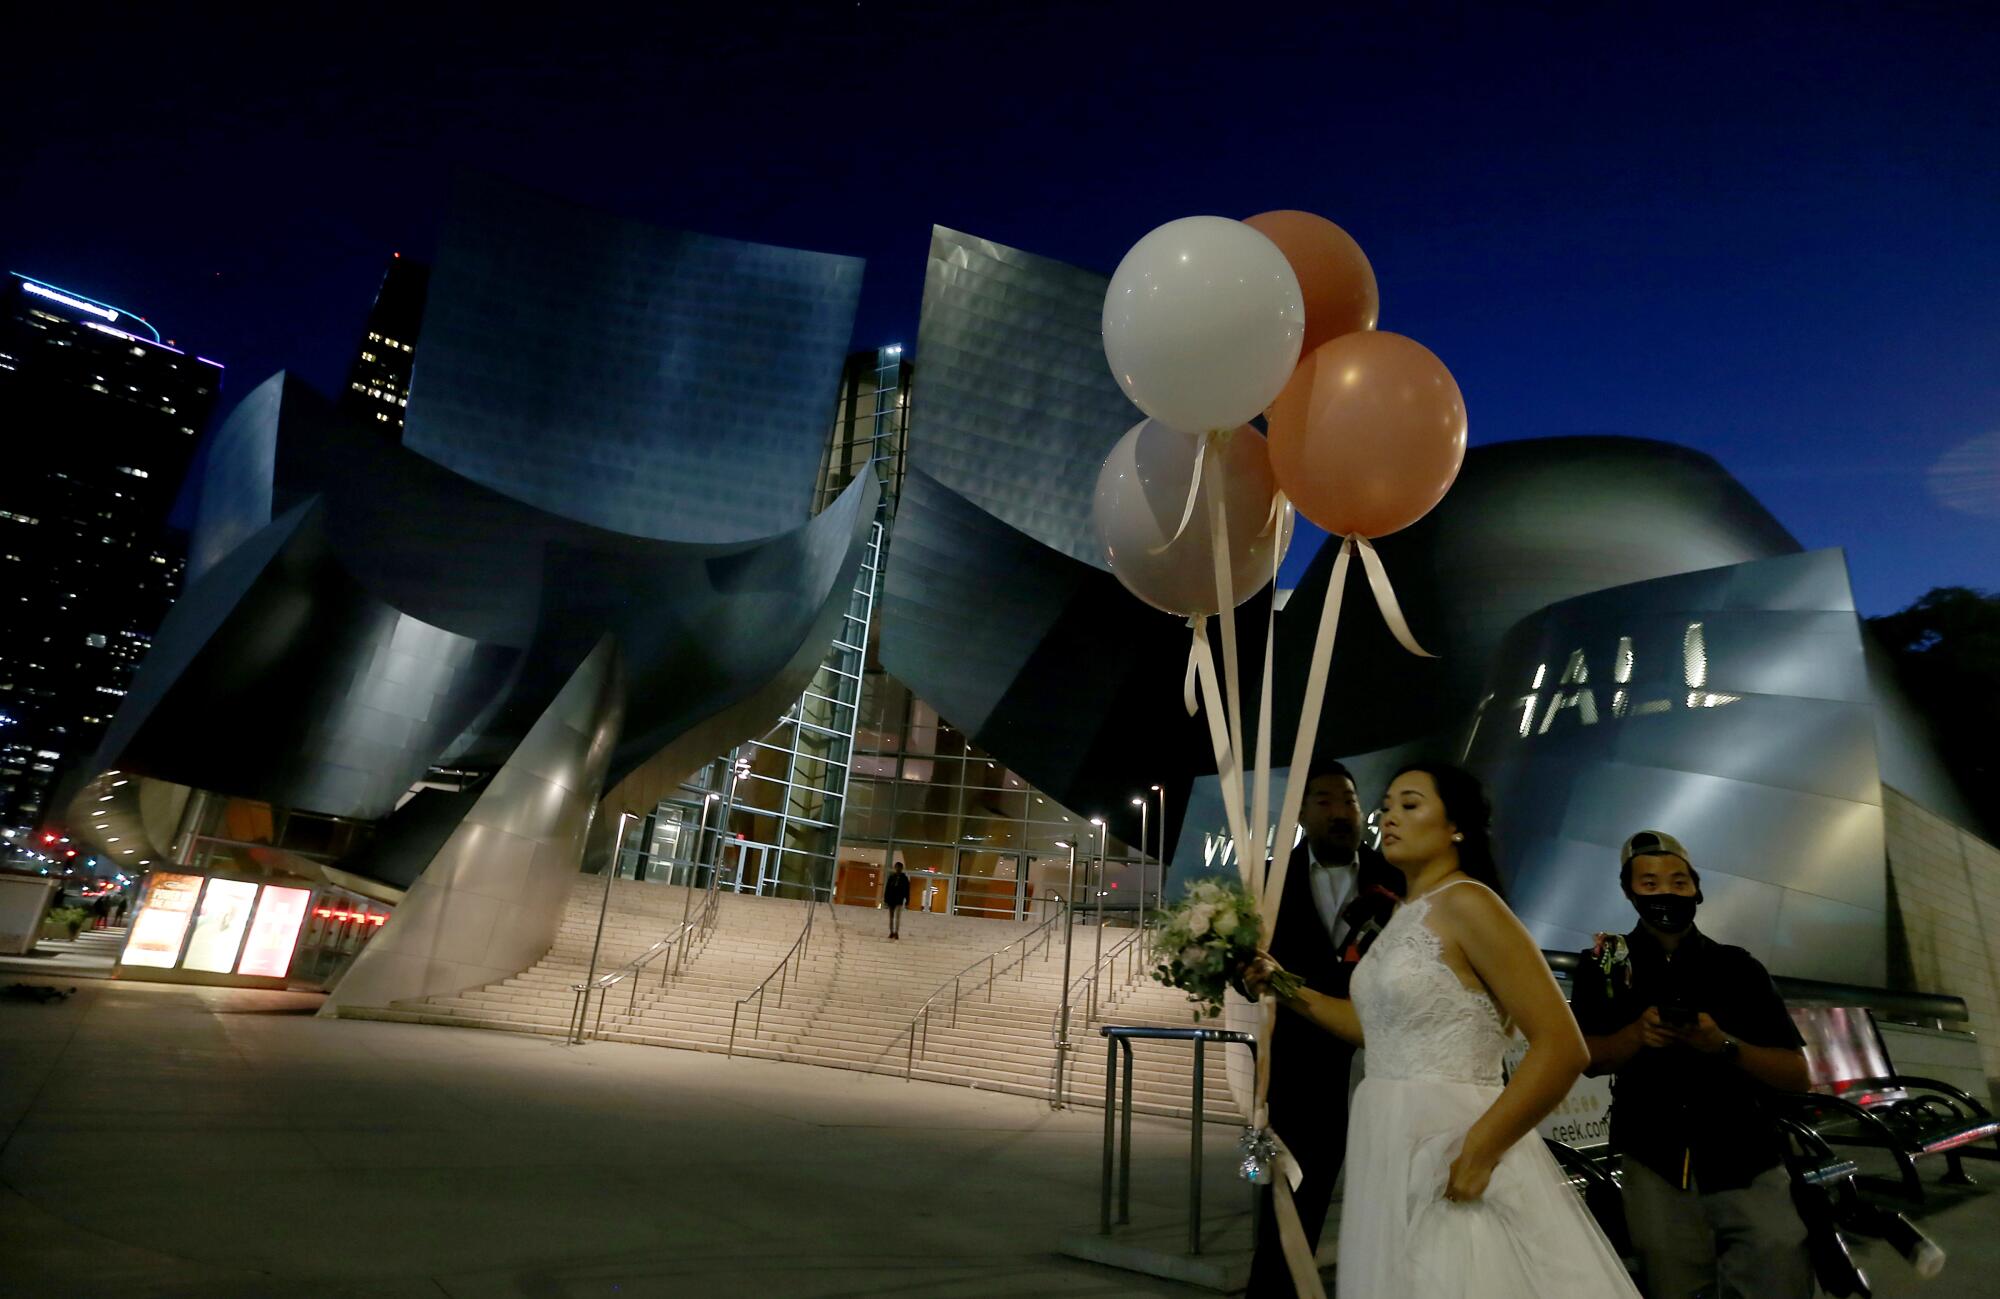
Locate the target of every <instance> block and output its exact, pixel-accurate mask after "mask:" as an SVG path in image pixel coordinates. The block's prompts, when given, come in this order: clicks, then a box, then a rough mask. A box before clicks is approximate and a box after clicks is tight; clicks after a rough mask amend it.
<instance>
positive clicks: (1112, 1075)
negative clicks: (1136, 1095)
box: [1097, 1038, 1118, 1236]
mask: <svg viewBox="0 0 2000 1299" xmlns="http://www.w3.org/2000/svg"><path fill="white" fill-rule="evenodd" d="M1117 1140H1118V1040H1117V1039H1116V1038H1106V1039H1104V1168H1103V1171H1102V1172H1101V1173H1100V1174H1099V1176H1098V1179H1097V1234H1098V1235H1100V1236H1109V1235H1110V1234H1111V1156H1112V1153H1113V1151H1112V1148H1113V1146H1115V1145H1116V1144H1117Z"/></svg>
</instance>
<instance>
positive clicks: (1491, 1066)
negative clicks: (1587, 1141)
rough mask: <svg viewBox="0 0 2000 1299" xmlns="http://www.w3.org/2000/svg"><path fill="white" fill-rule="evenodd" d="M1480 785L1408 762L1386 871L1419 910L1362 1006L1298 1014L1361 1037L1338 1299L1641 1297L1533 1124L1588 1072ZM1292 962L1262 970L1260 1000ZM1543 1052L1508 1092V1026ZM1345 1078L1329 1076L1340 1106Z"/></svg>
mask: <svg viewBox="0 0 2000 1299" xmlns="http://www.w3.org/2000/svg"><path fill="white" fill-rule="evenodd" d="M1487 820H1488V809H1487V804H1486V797H1485V795H1484V793H1482V792H1481V790H1480V788H1479V782H1478V781H1477V780H1475V779H1474V778H1473V777H1472V776H1470V775H1468V774H1467V773H1465V772H1463V771H1461V770H1459V769H1458V768H1456V767H1451V766H1446V765H1443V764H1420V765H1415V766H1411V767H1406V768H1404V769H1403V770H1402V771H1399V772H1397V773H1396V776H1395V778H1394V779H1393V780H1391V781H1390V782H1389V790H1388V793H1387V795H1386V796H1385V797H1384V798H1383V800H1382V823H1381V824H1382V856H1383V857H1384V858H1385V859H1386V860H1387V861H1388V862H1389V863H1390V864H1391V865H1392V866H1394V867H1396V868H1397V869H1398V870H1400V871H1402V872H1403V875H1404V878H1405V879H1406V880H1407V881H1408V886H1409V887H1408V889H1407V890H1406V893H1405V896H1406V897H1407V898H1408V901H1406V902H1405V903H1404V904H1403V905H1402V907H1400V908H1399V909H1398V910H1397V912H1396V914H1395V915H1394V916H1393V917H1392V918H1391V919H1390V921H1389V923H1388V924H1387V926H1385V927H1384V928H1383V930H1382V933H1381V936H1380V937H1378V938H1377V939H1376V941H1375V944H1374V946H1373V947H1371V948H1369V950H1368V954H1367V955H1366V956H1364V957H1363V958H1362V959H1361V963H1360V964H1359V965H1358V966H1356V967H1355V971H1354V980H1353V986H1352V991H1353V999H1352V1000H1351V1001H1350V1000H1346V999H1342V998H1336V997H1328V996H1325V995H1323V994H1321V993H1317V992H1314V991H1312V990H1311V989H1306V990H1304V991H1303V992H1301V993H1300V994H1299V995H1298V996H1297V997H1296V998H1293V999H1291V1000H1290V1001H1288V1002H1287V1004H1288V1005H1289V1006H1290V1007H1291V1008H1292V1009H1293V1010H1295V1011H1298V1012H1299V1013H1300V1014H1302V1015H1304V1016H1305V1017H1306V1018H1307V1019H1310V1020H1311V1021H1313V1022H1314V1023H1315V1024H1317V1025H1319V1026H1320V1027H1321V1028H1324V1029H1326V1030H1327V1031H1329V1032H1332V1033H1337V1034H1339V1035H1340V1036H1341V1037H1344V1038H1346V1039H1347V1040H1348V1041H1350V1042H1354V1043H1356V1044H1357V1045H1361V1044H1363V1043H1364V1041H1365V1045H1366V1046H1367V1049H1368V1054H1367V1062H1368V1066H1367V1077H1366V1078H1365V1079H1364V1080H1363V1082H1362V1083H1361V1086H1360V1088H1359V1089H1358V1090H1357V1091H1356V1093H1355V1096H1354V1104H1353V1111H1352V1113H1351V1114H1350V1116H1349V1119H1348V1130H1349V1131H1350V1132H1351V1133H1352V1134H1353V1135H1352V1136H1351V1137H1350V1138H1349V1141H1348V1147H1347V1164H1346V1172H1347V1190H1346V1193H1345V1195H1344V1197H1343V1199H1342V1207H1341V1215H1340V1261H1339V1268H1338V1278H1339V1287H1338V1294H1339V1296H1340V1299H1402V1297H1403V1296H1423V1299H1454V1297H1460V1296H1462V1297H1464V1299H1472V1297H1473V1296H1479V1297H1480V1299H1572V1297H1574V1299H1603V1297H1604V1296H1631V1297H1632V1299H1637V1296H1638V1293H1639V1292H1638V1290H1637V1289H1636V1288H1635V1287H1634V1286H1633V1284H1632V1281H1631V1278H1630V1277H1629V1276H1627V1275H1626V1272H1625V1267H1624V1265H1623V1264H1622V1263H1621V1262H1620V1261H1619V1259H1618V1255H1617V1253H1616V1252H1615V1251H1614V1250H1613V1249H1612V1248H1611V1245H1610V1243H1609V1242H1608V1241H1606V1240H1605V1238H1604V1235H1603V1233H1602V1232H1601V1231H1599V1230H1598V1228H1597V1224H1596V1222H1595V1221H1594V1220H1593V1219H1592V1218H1591V1217H1590V1214H1589V1212H1588V1211H1587V1210H1586V1209H1585V1208H1584V1206H1583V1203H1582V1201H1581V1200H1580V1199H1578V1197H1577V1196H1576V1195H1575V1194H1574V1193H1572V1192H1571V1190H1570V1188H1569V1183H1568V1182H1567V1181H1566V1180H1565V1179H1564V1177H1563V1175H1562V1173H1561V1172H1560V1171H1559V1170H1558V1168H1557V1166H1556V1162H1555V1159H1554V1157H1553V1156H1551V1155H1550V1154H1549V1152H1548V1148H1547V1147H1545V1146H1544V1145H1543V1144H1542V1142H1541V1140H1540V1139H1539V1138H1538V1137H1537V1136H1536V1134H1535V1125H1536V1124H1537V1123H1538V1122H1540V1121H1541V1119H1542V1118H1544V1117H1545V1116H1546V1115H1547V1114H1548V1113H1549V1111H1550V1110H1552V1109H1554V1108H1555V1106H1556V1105H1557V1103H1558V1102H1560V1101H1561V1100H1562V1099H1563V1097H1564V1096H1565V1095H1567V1094H1568V1092H1569V1089H1570V1085H1571V1084H1572V1083H1574V1082H1575V1081H1576V1078H1577V1075H1578V1074H1580V1073H1581V1072H1582V1071H1583V1067H1584V1065H1585V1064H1586V1063H1588V1061H1589V1055H1588V1053H1587V1052H1586V1051H1585V1049H1584V1044H1583V1037H1582V1035H1581V1034H1580V1033H1579V1032H1578V1031H1577V1027H1576V1021H1575V1020H1574V1019H1572V1018H1571V1017H1570V1013H1569V1007H1568V1006H1567V1005H1565V1004H1564V1002H1563V999H1562V994H1561V992H1560V991H1559V990H1558V989H1557V987H1556V984H1555V980H1554V978H1553V977H1551V975H1550V974H1549V968H1548V965H1547V964H1546V963H1545V962H1544V961H1543V959H1542V954H1541V951H1540V950H1539V949H1538V948H1537V947H1536V945H1535V941H1534V940H1533V939H1532V938H1530V937H1529V936H1528V931H1527V930H1526V929H1524V928H1523V927H1522V926H1521V922H1520V921H1519V920H1517V919H1515V918H1514V913H1513V912H1512V911H1510V910H1508V909H1507V904H1506V903H1505V902H1503V901H1501V899H1500V893H1499V882H1500V881H1499V874H1498V872H1497V871H1496V870H1495V868H1494V865H1493V854H1492V850H1491V847H1490V845H1489V843H1488V840H1487ZM1277 968H1278V967H1277V966H1276V964H1275V963H1274V962H1271V961H1269V960H1268V959H1266V960H1263V961H1260V962H1259V963H1258V965H1257V966H1256V967H1255V968H1254V969H1253V970H1252V972H1251V975H1250V977H1249V980H1248V982H1249V983H1250V984H1251V985H1252V987H1251V990H1252V991H1253V992H1256V991H1261V990H1262V988H1261V985H1262V984H1263V983H1264V982H1265V981H1266V980H1268V978H1269V976H1270V974H1271V972H1273V971H1274V970H1276V969H1277ZM1515 1029H1518V1030H1519V1031H1520V1032H1521V1033H1523V1034H1524V1035H1525V1036H1526V1037H1527V1040H1528V1052H1527V1056H1526V1057H1525V1058H1524V1059H1523V1060H1522V1061H1521V1064H1520V1067H1519V1068H1518V1069H1516V1070H1515V1071H1514V1074H1513V1077H1512V1079H1511V1080H1510V1081H1508V1082H1507V1083H1505V1085H1504V1086H1503V1084H1502V1082H1501V1070H1500V1062H1501V1057H1502V1055H1503V1053H1504V1052H1505V1050H1506V1047H1507V1042H1508V1039H1509V1037H1510V1036H1511V1034H1512V1031H1513V1030H1515ZM1343 1081H1344V1080H1329V1082H1328V1091H1327V1097H1328V1104H1338V1103H1339V1100H1340V1097H1339V1093H1340V1092H1341V1090H1342V1089H1343V1088H1342V1085H1341V1083H1342V1082H1343ZM1279 1135H1280V1136H1282V1135H1283V1133H1280V1134H1279Z"/></svg>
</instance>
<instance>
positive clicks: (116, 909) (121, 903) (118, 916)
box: [111, 893, 125, 925]
mask: <svg viewBox="0 0 2000 1299" xmlns="http://www.w3.org/2000/svg"><path fill="white" fill-rule="evenodd" d="M111 923H112V924H114V925H122V924H124V923H125V895H124V894H123V893H120V894H119V895H118V896H117V897H115V898H113V899H111Z"/></svg>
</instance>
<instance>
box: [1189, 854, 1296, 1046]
mask: <svg viewBox="0 0 2000 1299" xmlns="http://www.w3.org/2000/svg"><path fill="white" fill-rule="evenodd" d="M1161 919H1162V922H1163V923H1162V925H1161V928H1160V936H1159V952H1160V958H1161V959H1160V964H1159V965H1157V966H1156V967H1154V969H1153V977H1154V978H1155V979H1157V980H1159V981H1160V982H1161V983H1164V984H1166V985H1167V986H1168V987H1170V988H1179V989H1181V990H1182V991H1183V992H1185V993H1187V995H1188V1000H1189V1001H1192V1002H1194V1003H1195V1005H1196V1006H1197V1007H1199V1009H1198V1010H1197V1011H1196V1015H1197V1017H1199V1018H1204V1019H1212V1018H1214V1017H1215V1016H1217V1015H1220V1014H1221V1013H1222V997H1223V993H1224V992H1225V991H1227V990H1228V989H1229V988H1231V987H1234V988H1236V989H1237V990H1238V991H1242V988H1243V983H1242V978H1243V972H1244V971H1245V970H1247V969H1249V968H1250V966H1251V965H1252V964H1253V963H1254V962H1255V961H1256V959H1257V947H1258V944H1259V943H1260V942H1261V941H1262V940H1263V934H1264V923H1263V921H1262V920H1261V919H1259V918H1258V915H1257V904H1256V903H1255V902H1252V901H1251V900H1250V895H1249V893H1247V892H1246V891H1244V889H1243V888H1241V887H1240V886H1238V885H1234V884H1222V883H1219V882H1218V881H1215V880H1203V881H1202V882H1201V883H1199V884H1196V885H1195V886H1194V887H1192V888H1190V889H1189V890H1188V891H1187V896H1186V897H1185V898H1183V899H1182V900H1181V904H1180V905H1179V906H1177V907H1174V908H1173V909H1172V910H1170V911H1167V912H1165V913H1164V914H1163V915H1162V917H1161ZM1269 986H1270V989H1271V991H1272V992H1273V993H1276V994H1277V995H1278V996H1279V997H1287V996H1290V995H1292V994H1293V993H1295V992H1297V991H1298V989H1299V988H1300V987H1302V986H1304V985H1302V984H1301V983H1300V982H1299V980H1298V977H1297V976H1296V975H1292V974H1286V973H1283V972H1280V973H1279V974H1277V975H1276V976H1275V977H1273V978H1272V979H1271V980H1270V982H1269Z"/></svg>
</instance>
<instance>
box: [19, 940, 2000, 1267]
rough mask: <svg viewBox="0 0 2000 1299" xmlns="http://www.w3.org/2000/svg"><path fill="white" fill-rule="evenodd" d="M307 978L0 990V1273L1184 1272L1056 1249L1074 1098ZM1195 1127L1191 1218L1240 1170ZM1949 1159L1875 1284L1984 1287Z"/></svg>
mask: <svg viewBox="0 0 2000 1299" xmlns="http://www.w3.org/2000/svg"><path fill="white" fill-rule="evenodd" d="M5 982H8V980H7V979H5V978H4V977H0V983H5ZM319 1002H320V998H319V997H318V996H316V995H312V994H303V993H270V992H252V991H241V990H232V989H220V988H196V987H187V986H177V985H166V984H139V983H124V982H115V981H114V982H90V983H86V984H80V985H79V986H78V992H77V993H76V995H75V996H73V997H71V998H69V999H68V1000H66V1001H63V1002H59V1003H55V1004H50V1005H41V1004H36V1003H32V1002H26V1001H20V1000H15V999H13V998H0V1296H9V1297H11V1296H35V1297H36V1299H43V1297H49V1296H82V1297H88V1296H95V1295H104V1296H111V1295H117V1296H121V1297H122V1296H133V1297H144V1296H176V1297H180V1296H187V1297H192V1296H202V1297H204V1299H210V1297H213V1299H248V1297H250V1296H258V1297H262V1296H274V1297H276V1296H284V1297H285V1299H292V1297H293V1296H298V1297H301V1299H333V1297H334V1296H384V1297H386V1299H404V1297H406V1296H407V1297H412V1299H414V1297H415V1296H423V1297H424V1299H474V1297H480V1299H484V1297H486V1296H495V1297H498V1296H510V1297H511V1296H533V1297H534V1299H572V1297H582V1296H593V1297H594V1296H606V1297H607V1299H609V1297H610V1296H618V1297H619V1299H634V1297H636V1299H650V1297H653V1296H707V1295H717V1294H722V1295H728V1296H730V1297H731V1299H775V1297H782V1296H793V1295H797V1296H809V1297H821V1296H864V1295H868V1296H873V1295H894V1296H939V1297H952V1299H957V1297H961V1296H963V1297H966V1299H971V1297H974V1296H1012V1295H1022V1296H1029V1295H1032V1296H1036V1297H1037V1299H1059V1297H1064V1296H1113V1295H1163V1296H1165V1295H1192V1294H1199V1293H1202V1292H1199V1291H1194V1290H1191V1289H1188V1288H1184V1287H1180V1286H1176V1285H1173V1284H1171V1283H1168V1282H1160V1281H1153V1280H1150V1279H1148V1278H1144V1277H1138V1276H1133V1275H1130V1274H1127V1273H1122V1272H1117V1271H1114V1270H1111V1269H1108V1268H1102V1267H1098V1266H1095V1265H1093V1264H1089V1263H1084V1262H1080V1261H1076V1260H1072V1259H1066V1258H1062V1257H1060V1256H1058V1255H1057V1254H1056V1253H1055V1252H1054V1251H1055V1248H1056V1244H1057V1242H1058V1241H1059V1240H1060V1239H1061V1238H1062V1237H1064V1236H1066V1235H1069V1234H1072V1233H1074V1232H1077V1231H1088V1230H1090V1229H1091V1228H1092V1227H1093V1226H1094V1223H1095V1215H1096V1196H1097V1178H1098V1161H1099V1156H1100V1150H1101V1147H1100V1139H1101V1135H1102V1131H1103V1122H1102V1117H1101V1115H1099V1114H1098V1113H1097V1112H1095V1111H1088V1110H1086V1111H1079V1112H1072V1113H1063V1114H1053V1113H1051V1112H1049V1110H1048V1109H1046V1108H1045V1107H1044V1106H1043V1105H1042V1104H1040V1103H1039V1102H1036V1101H1032V1100H1026V1099H1022V1098H1019V1097H1012V1096H998V1095H992V1094H985V1093H980V1092H975V1091H970V1090H967V1089H964V1088H957V1087H943V1086H934V1085H930V1084H924V1083H903V1082H900V1081H897V1080H896V1079H893V1078H883V1077H877V1076H874V1075H870V1074H861V1073H852V1072H848V1071H844V1070H833V1069H817V1068H812V1067H808V1066H801V1065H784V1064H775V1063H769V1062H764V1061H751V1060H727V1059H724V1058H722V1057H720V1056H714V1055H707V1054H702V1053H697V1052H685V1051H667V1050H660V1049H657V1048H650V1047H640V1046H627V1045H622V1044H615V1043H599V1044H593V1045H591V1046H589V1047H585V1048H570V1047H565V1046H563V1045H561V1044H559V1043H557V1042H554V1041H552V1040H550V1039H547V1038H538V1037H528V1036H520V1035H514V1034H507V1033H493V1032H481V1031H477V1030H469V1029H448V1028H434V1027H428V1026H419V1025H406V1024H387V1023H372V1022H364V1021H352V1020H321V1019H315V1018H313V1017H312V1012H313V1011H314V1010H315V1009H317V1007H318V1005H319ZM1186 1134H1187V1128H1186V1125H1185V1124H1184V1123H1178V1122H1167V1121H1161V1120H1151V1119H1144V1118H1142V1119H1140V1120H1138V1121H1137V1123H1136V1124H1135V1136H1136V1141H1135V1146H1136V1154H1135V1158H1134V1163H1133V1187H1134V1195H1133V1206H1132V1208H1133V1219H1134V1222H1135V1223H1136V1224H1141V1225H1144V1224H1148V1223H1161V1224H1167V1225H1169V1226H1172V1225H1176V1224H1179V1223H1182V1222H1184V1221H1185V1219H1184V1216H1183V1215H1184V1213H1185V1201H1184V1199H1183V1196H1184V1194H1185V1187H1186V1176H1187V1173H1186V1168H1187V1166H1186V1140H1187V1136H1186ZM1210 1135H1211V1141H1210V1145H1209V1158H1208V1177H1207V1180H1206V1184H1205V1190H1204V1196H1205V1200H1206V1203H1207V1205H1208V1206H1209V1208H1210V1210H1211V1213H1212V1214H1213V1215H1214V1216H1215V1217H1217V1218H1219V1217H1221V1216H1222V1215H1223V1214H1225V1213H1226V1212H1227V1211H1228V1210H1230V1209H1231V1208H1234V1207H1236V1206H1239V1205H1240V1203H1241V1200H1240V1198H1239V1197H1240V1196H1241V1194H1242V1190H1243V1188H1242V1183H1240V1182H1237V1181H1235V1180H1234V1177H1233V1168H1232V1164H1233V1160H1232V1159H1231V1157H1230V1156H1231V1154H1232V1148H1233V1141H1234V1136H1235V1133H1234V1132H1233V1131H1232V1130H1231V1129H1230V1128H1229V1127H1228V1126H1227V1125H1222V1124H1217V1125H1214V1126H1213V1127H1212V1128H1211V1130H1210ZM1972 1167H1973V1172H1974V1174H1975V1176H1981V1177H1982V1178H1983V1179H1984V1180H1985V1181H1986V1182H1987V1183H1988V1186H1987V1187H1983V1188H1980V1189H1978V1190H1976V1191H1972V1192H1957V1193H1940V1194H1939V1195H1937V1196H1935V1197H1934V1201H1935V1203H1934V1205H1933V1207H1932V1208H1931V1209H1930V1210H1929V1211H1928V1212H1927V1213H1926V1214H1924V1215H1922V1217H1921V1221H1922V1224H1923V1226H1924V1227H1925V1228H1926V1230H1928V1231H1930V1232H1931V1234H1932V1235H1933V1236H1935V1237H1936V1238H1937V1239H1938V1241H1939V1242H1940V1243H1941V1244H1943V1245H1944V1246H1945V1248H1946V1249H1947V1250H1949V1251H1950V1252H1951V1263H1950V1265H1949V1266H1948V1267H1947V1269H1946V1271H1945V1274H1944V1276H1943V1277H1942V1278H1940V1279H1939V1280H1938V1281H1936V1282H1932V1283H1929V1284H1924V1283H1920V1282H1917V1281H1916V1280H1915V1279H1914V1277H1913V1276H1912V1275H1911V1273H1910V1272H1909V1270H1908V1269H1907V1268H1906V1267H1904V1266H1903V1265H1902V1263H1901V1261H1900V1260H1897V1259H1895V1258H1894V1257H1893V1256H1892V1255H1890V1254H1889V1253H1888V1252H1887V1250H1886V1249H1885V1248H1884V1247H1882V1246H1880V1245H1873V1244H1871V1245H1867V1246H1864V1255H1865V1257H1866V1258H1867V1261H1868V1263H1869V1266H1870V1271H1871V1274H1872V1276H1873V1277H1874V1279H1875V1282H1876V1291H1875V1293H1876V1294H1877V1296H1879V1297H1880V1299H1905V1297H1906V1296H1907V1297H1909V1299H1970V1297H1971V1296H1990V1295H1992V1294H1995V1293H2000V1192H1996V1190H1995V1189H1994V1188H2000V1166H1996V1165H1993V1164H1990V1163H1986V1164H1981V1163H1975V1164H1974V1165H1973V1166H1972ZM1329 1230H1333V1227H1332V1226H1331V1224H1330V1225H1329ZM1169 1234H1172V1233H1171V1232H1170V1233H1169Z"/></svg>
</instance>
